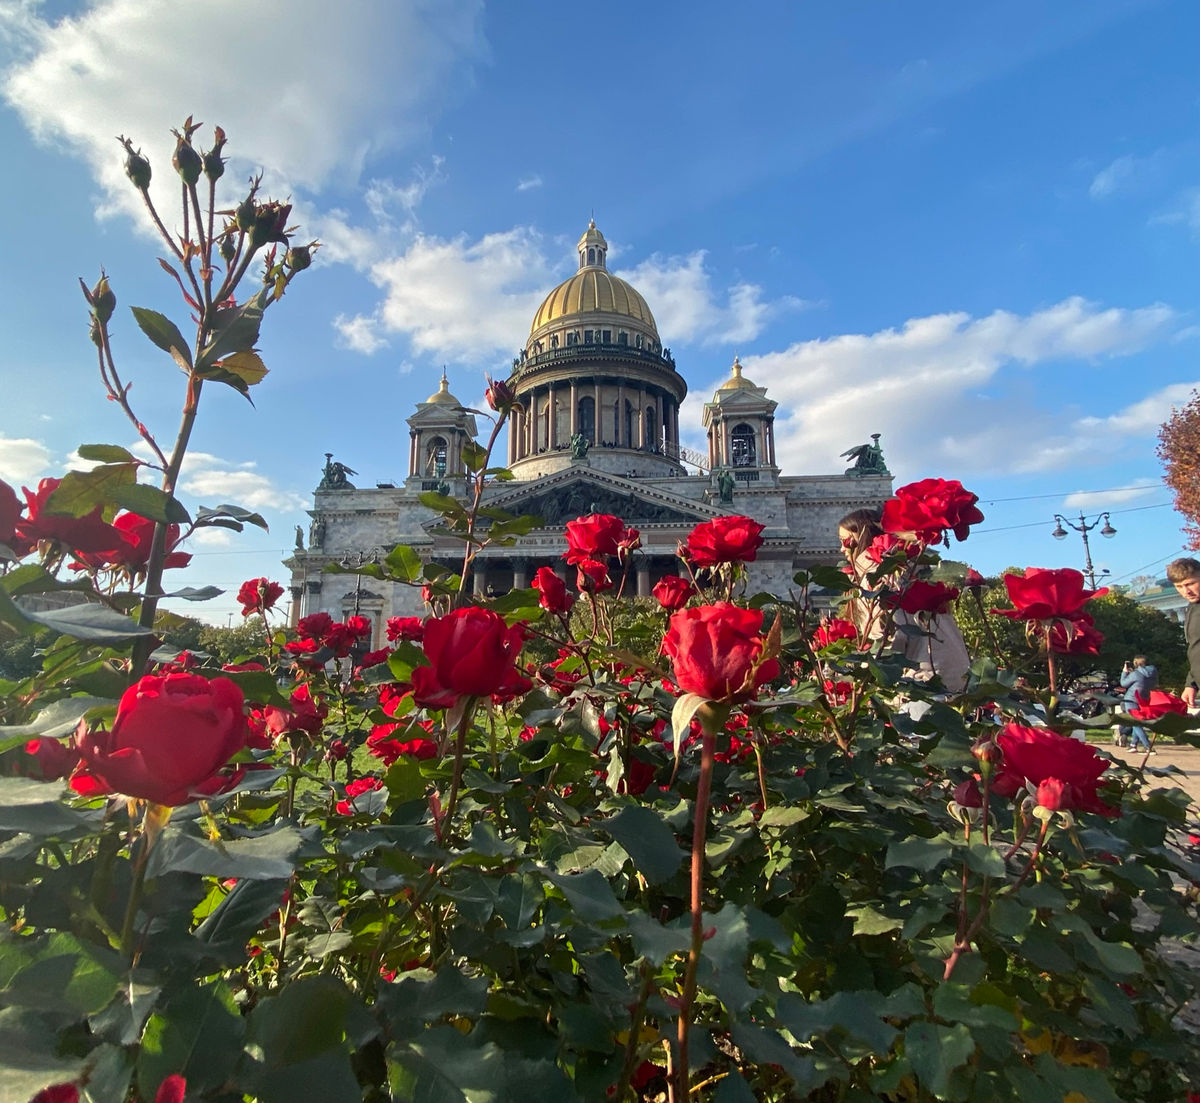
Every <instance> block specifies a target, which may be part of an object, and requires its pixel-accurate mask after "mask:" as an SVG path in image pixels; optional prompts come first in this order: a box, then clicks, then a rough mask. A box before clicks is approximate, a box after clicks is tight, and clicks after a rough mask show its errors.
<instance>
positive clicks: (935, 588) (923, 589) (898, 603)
mask: <svg viewBox="0 0 1200 1103" xmlns="http://www.w3.org/2000/svg"><path fill="white" fill-rule="evenodd" d="M957 597H958V590H956V589H955V588H954V587H953V586H947V585H946V584H945V583H944V582H926V581H925V580H924V579H923V578H914V579H913V580H912V581H911V582H909V584H908V585H907V586H905V587H904V589H903V590H901V591H900V593H898V594H891V595H889V597H888V604H889V605H891V606H892V607H893V608H897V609H903V610H904V611H905V612H906V613H911V614H912V615H913V616H916V614H918V613H932V614H939V613H945V612H948V611H949V609H950V603H951V602H952V601H954V599H955V598H957Z"/></svg>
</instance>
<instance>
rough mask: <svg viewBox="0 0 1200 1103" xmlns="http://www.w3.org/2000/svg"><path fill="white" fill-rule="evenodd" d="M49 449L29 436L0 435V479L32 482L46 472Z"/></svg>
mask: <svg viewBox="0 0 1200 1103" xmlns="http://www.w3.org/2000/svg"><path fill="white" fill-rule="evenodd" d="M50 455H51V454H50V449H49V448H47V447H46V446H45V445H44V444H43V443H42V442H41V441H40V440H33V439H32V438H31V437H0V479H4V480H5V481H6V482H10V483H13V484H14V485H15V484H19V483H26V484H32V482H33V480H34V479H37V478H39V477H40V476H43V475H45V474H47V468H48V467H49V466H50Z"/></svg>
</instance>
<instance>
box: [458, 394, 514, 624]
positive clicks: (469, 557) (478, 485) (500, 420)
mask: <svg viewBox="0 0 1200 1103" xmlns="http://www.w3.org/2000/svg"><path fill="white" fill-rule="evenodd" d="M508 415H509V411H507V410H505V411H504V412H502V413H500V415H499V416H498V417H497V418H496V419H495V422H494V424H493V425H492V433H491V436H489V437H488V442H487V447H486V448H485V449H484V457H483V462H482V464H481V465H480V467H479V470H478V471H477V472H475V474H474V476H473V480H472V481H473V482H474V486H473V488H472V491H473V493H472V496H471V506H470V508H469V509H468V510H467V531H466V548H465V549H464V551H463V569H462V577H461V578H460V579H459V580H458V597H459V604H461V603H462V601H463V599H464V596H465V594H466V589H467V576H468V575H469V573H470V570H471V564H472V563H473V562H474V561H475V557H476V556H477V555H478V554H479V551H477V550H473V549H472V540H473V538H474V536H475V522H476V521H477V520H478V518H479V506H480V503H481V502H482V501H483V487H484V483H485V482H486V479H485V478H484V472H485V471H486V470H487V469H488V467H489V466H490V465H491V460H492V449H493V448H494V447H495V446H496V437H498V436H499V435H500V430H501V429H502V428H503V427H504V423H505V422H506V421H507V420H508ZM480 550H482V549H480Z"/></svg>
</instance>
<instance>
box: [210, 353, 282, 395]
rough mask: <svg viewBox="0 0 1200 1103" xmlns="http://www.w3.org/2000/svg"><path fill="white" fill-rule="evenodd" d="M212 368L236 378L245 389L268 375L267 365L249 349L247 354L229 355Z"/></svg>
mask: <svg viewBox="0 0 1200 1103" xmlns="http://www.w3.org/2000/svg"><path fill="white" fill-rule="evenodd" d="M213 367H214V368H218V367H219V368H220V369H221V371H223V372H228V373H229V374H230V375H233V376H236V377H237V378H238V379H240V380H241V381H242V382H243V383H244V384H245V385H246V386H247V387H253V386H254V385H255V384H256V383H261V382H262V381H263V380H264V379H265V378H266V377H267V375H268V374H269V369H268V368H267V365H266V364H264V363H263V362H262V357H261V356H259V355H258V353H257V352H256V351H255V350H254V349H250V350H249V351H247V352H233V353H230V354H229V355H228V356H226V357H225V359H224V360H222V361H221V362H220V363H219V364H215V365H213ZM210 370H212V369H210Z"/></svg>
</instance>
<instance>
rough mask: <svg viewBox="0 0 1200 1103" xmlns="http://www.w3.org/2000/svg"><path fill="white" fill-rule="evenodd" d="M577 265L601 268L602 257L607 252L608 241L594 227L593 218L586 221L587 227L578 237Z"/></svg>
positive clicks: (582, 267) (594, 221)
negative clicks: (581, 235)
mask: <svg viewBox="0 0 1200 1103" xmlns="http://www.w3.org/2000/svg"><path fill="white" fill-rule="evenodd" d="M578 248H579V267H580V269H581V270H582V269H584V268H603V267H604V258H605V256H606V255H607V253H608V242H607V241H605V240H604V235H603V234H602V233H601V232H600V231H599V230H597V229H596V220H595V219H594V218H593V219H592V220H591V221H590V222H589V223H588V228H587V229H586V230H584V232H583V237H581V238H580V239H579V246H578Z"/></svg>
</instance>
